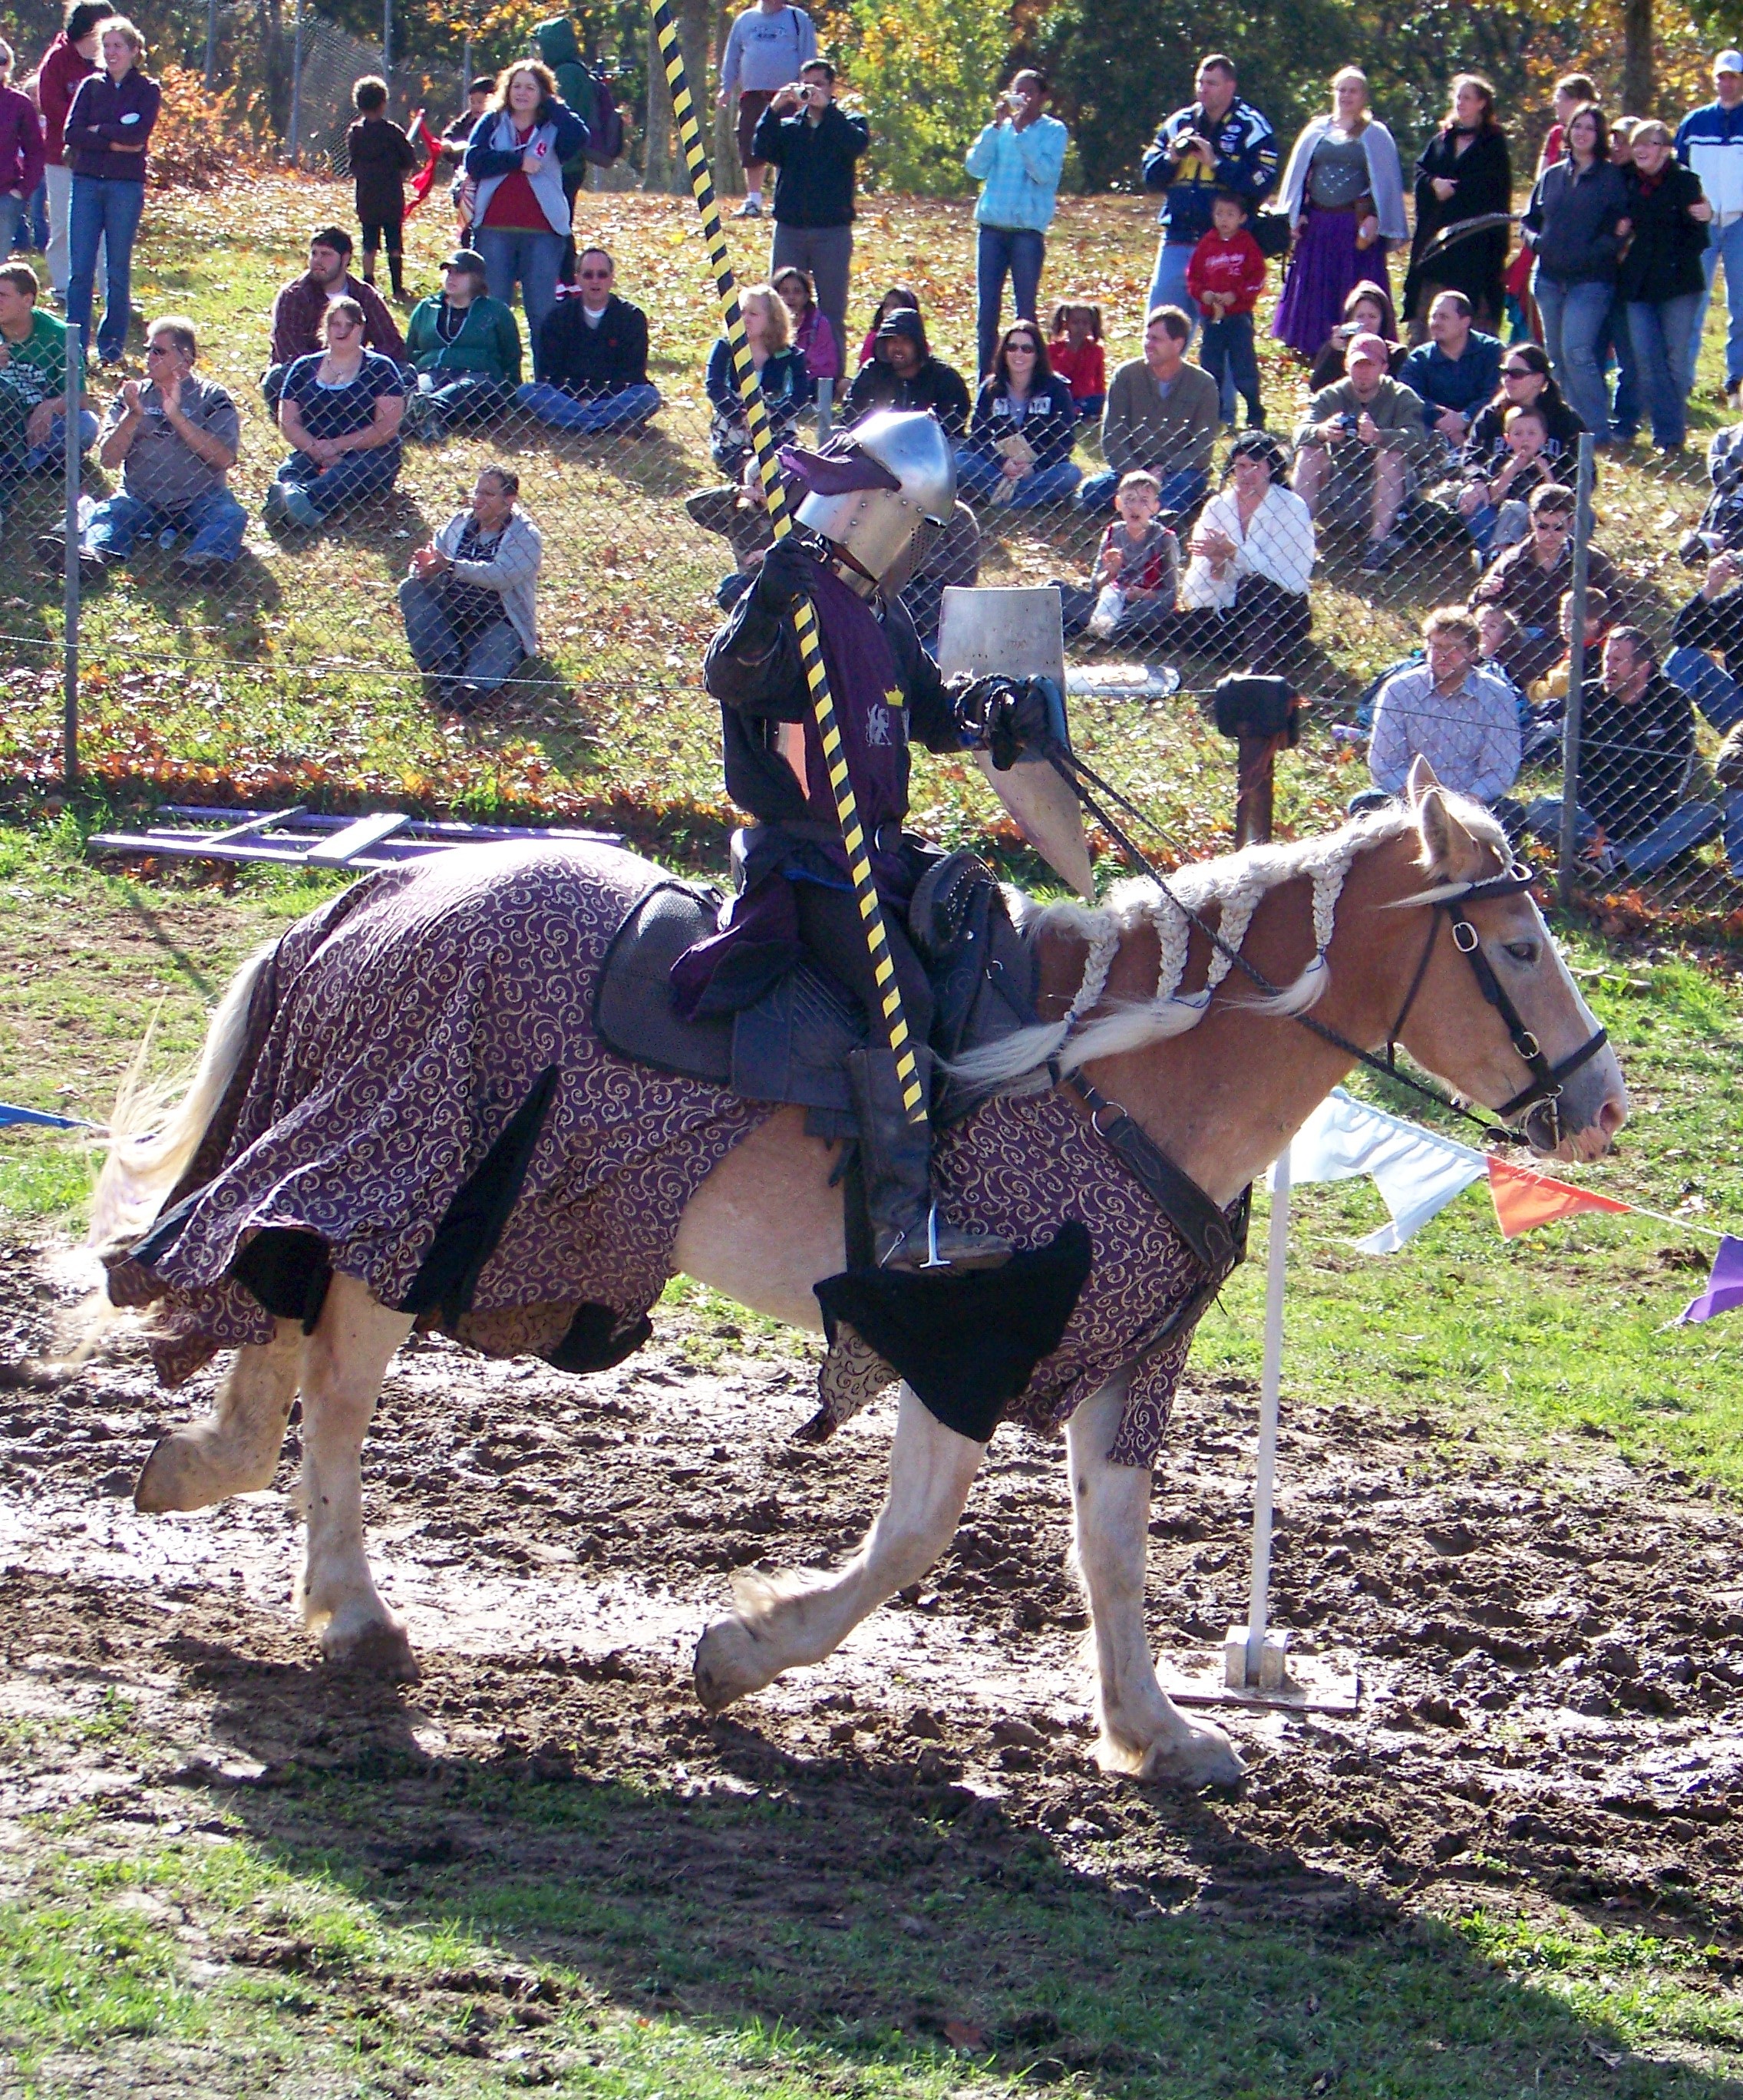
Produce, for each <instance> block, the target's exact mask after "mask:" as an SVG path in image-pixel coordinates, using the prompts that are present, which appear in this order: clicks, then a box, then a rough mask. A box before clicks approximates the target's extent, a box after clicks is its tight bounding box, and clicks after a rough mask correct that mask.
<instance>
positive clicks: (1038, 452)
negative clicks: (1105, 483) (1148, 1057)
mask: <svg viewBox="0 0 1743 2100" xmlns="http://www.w3.org/2000/svg"><path fill="white" fill-rule="evenodd" d="M1076 442H1077V411H1076V409H1075V408H1073V407H1072V405H1071V390H1070V387H1069V386H1066V382H1064V380H1062V379H1057V378H1055V377H1054V376H1053V373H1052V369H1051V368H1050V367H1049V366H1048V361H1047V345H1046V343H1045V342H1043V340H1042V338H1041V331H1040V329H1039V328H1038V327H1037V326H1036V324H1035V322H1033V321H1015V322H1013V324H1011V326H1010V327H1009V328H1008V329H1006V330H1005V332H1004V334H1003V335H1002V336H1001V337H999V347H998V350H997V351H996V352H995V355H994V357H993V368H992V370H991V373H989V374H988V375H987V377H986V381H985V382H984V383H983V384H982V387H981V392H980V399H978V400H977V402H976V403H975V404H974V420H973V422H972V423H971V424H970V425H969V441H968V443H966V444H965V445H961V446H959V447H958V448H957V452H956V483H957V486H958V487H960V489H961V490H962V492H963V493H964V495H965V496H969V497H971V498H972V499H973V500H975V501H982V502H986V503H995V504H1008V505H1011V506H1012V507H1013V509H1016V510H1035V508H1037V506H1039V505H1041V504H1044V503H1064V502H1066V501H1067V500H1068V499H1069V498H1070V496H1071V495H1072V494H1073V492H1074V490H1075V489H1076V487H1077V485H1078V483H1079V482H1080V481H1081V480H1082V479H1083V469H1082V468H1081V467H1079V466H1074V465H1073V464H1072V462H1071V448H1072V446H1073V445H1074V443H1076Z"/></svg>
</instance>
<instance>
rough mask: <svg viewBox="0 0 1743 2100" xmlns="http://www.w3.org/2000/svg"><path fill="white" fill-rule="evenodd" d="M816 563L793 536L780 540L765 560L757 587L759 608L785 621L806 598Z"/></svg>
mask: <svg viewBox="0 0 1743 2100" xmlns="http://www.w3.org/2000/svg"><path fill="white" fill-rule="evenodd" d="M816 566H817V565H816V563H815V562H814V561H813V560H812V558H811V557H810V554H807V553H806V552H805V549H804V547H803V546H801V545H800V543H799V541H798V540H796V539H795V538H794V537H793V536H792V533H790V532H789V533H788V534H787V535H786V536H785V537H784V538H783V539H779V540H776V541H775V543H774V545H773V546H772V547H770V549H769V551H768V553H767V554H765V555H764V556H763V558H762V567H761V568H760V569H759V570H758V571H757V581H756V584H755V585H754V586H753V588H754V589H755V593H756V602H757V610H758V611H760V612H766V613H767V614H769V615H770V617H771V618H773V619H775V620H784V619H785V618H786V616H787V615H788V613H790V612H791V611H792V609H793V607H795V606H796V604H797V603H798V602H799V601H800V599H801V598H803V597H805V594H806V591H807V588H808V586H809V585H810V581H811V578H812V576H814V573H815V571H816Z"/></svg>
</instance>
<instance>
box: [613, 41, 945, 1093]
mask: <svg viewBox="0 0 1743 2100" xmlns="http://www.w3.org/2000/svg"><path fill="white" fill-rule="evenodd" d="M653 14H654V33H655V36H656V37H657V38H659V40H660V58H661V59H662V60H663V61H664V65H665V69H666V81H667V84H668V86H669V87H670V88H671V90H672V113H673V117H675V118H676V119H677V135H678V139H679V142H680V143H681V144H682V147H683V148H684V165H685V166H686V169H687V170H689V174H690V187H691V193H692V194H693V195H694V196H695V200H696V210H698V211H699V213H700V214H701V216H702V231H703V234H704V237H705V238H706V240H707V241H708V262H709V265H710V267H711V268H712V269H713V274H714V289H715V292H716V294H717V297H718V298H719V300H720V311H721V322H722V324H723V325H724V326H725V329H726V341H727V342H728V343H729V344H730V346H731V348H732V364H733V371H734V373H735V377H736V378H737V380H738V386H739V394H740V395H742V396H743V398H744V420H745V422H746V424H747V425H748V428H749V430H750V439H751V445H752V450H753V451H754V452H755V453H756V456H757V471H758V472H759V473H760V474H761V476H762V487H763V493H764V495H765V496H766V499H767V501H768V508H769V523H770V525H771V526H772V527H774V536H775V538H776V539H777V540H783V539H785V537H786V536H787V535H788V533H789V532H792V518H790V517H789V516H788V511H787V498H786V495H785V492H783V489H782V487H781V470H780V463H779V461H778V460H777V459H776V458H775V456H774V435H773V433H772V432H771V431H770V428H769V418H768V414H767V412H766V409H765V408H764V407H763V404H762V389H761V386H759V385H758V383H757V368H756V366H755V365H754V364H752V362H751V351H750V345H749V343H748V342H747V341H746V340H745V335H744V315H742V314H741V313H740V312H739V293H738V286H737V285H736V283H735V281H734V279H733V275H732V265H731V263H730V262H729V261H728V259H727V256H726V234H725V232H723V230H722V229H721V223H720V206H719V204H718V203H717V201H716V198H715V196H714V184H713V179H712V178H711V177H710V175H709V174H708V161H706V159H704V156H703V152H702V132H701V128H700V126H699V124H698V122H697V121H696V107H695V103H694V102H693V101H692V100H691V94H690V83H689V81H688V80H687V78H686V75H685V71H684V53H683V50H682V46H681V45H680V44H679V42H678V36H677V23H676V22H675V21H674V20H673V15H672V10H671V7H670V6H669V4H668V0H655V4H654V10H653ZM793 625H794V626H795V627H796V629H797V630H798V635H799V660H800V662H801V664H803V665H804V666H805V683H806V685H807V686H809V687H810V694H811V712H812V715H813V716H814V718H815V720H816V723H817V734H818V735H819V738H820V739H822V741H823V762H824V764H825V765H826V766H827V768H828V772H829V786H830V790H831V792H832V794H833V796H834V797H835V813H836V818H837V820H838V821H839V823H840V824H841V841H842V844H843V845H845V847H846V849H847V865H848V871H849V874H850V875H851V876H852V878H853V884H854V902H856V903H857V904H858V907H859V916H860V920H861V922H862V923H863V925H864V927H865V929H866V945H867V947H868V948H869V949H870V950H871V952H872V973H873V975H874V976H875V977H876V979H877V986H878V996H879V998H880V1000H881V1002H882V1004H883V1009H884V1030H885V1035H886V1036H887V1037H888V1039H889V1047H890V1049H891V1051H892V1052H894V1056H895V1060H896V1072H897V1075H898V1079H900V1081H901V1085H902V1105H903V1107H904V1108H905V1109H906V1110H907V1114H908V1120H909V1121H910V1122H911V1123H924V1121H925V1120H926V1094H925V1089H924V1087H922V1086H921V1084H920V1070H919V1067H918V1065H916V1062H915V1058H914V1046H913V1043H912V1042H911V1040H910V1039H909V1035H908V1025H907V1021H906V1020H905V1019H904V1018H903V1016H902V989H901V986H900V985H899V984H898V982H897V979H896V966H895V964H894V962H893V961H892V960H891V959H890V953H889V935H888V934H887V933H885V930H884V910H883V907H882V906H881V905H880V903H879V902H878V895H877V886H876V883H875V882H874V881H873V880H872V856H871V854H870V852H869V851H868V850H867V843H866V834H865V827H864V826H863V824H862V823H860V821H859V807H858V802H857V801H856V800H855V799H854V783H853V782H852V781H851V780H850V779H849V778H848V771H847V758H846V755H845V752H844V750H843V748H842V743H841V724H840V723H839V722H838V721H837V720H836V712H835V702H834V700H833V699H832V698H831V696H830V692H829V680H828V677H827V673H825V671H824V669H823V645H822V643H821V642H820V641H819V637H818V633H817V615H816V613H815V612H814V611H813V609H812V607H811V602H810V599H809V598H801V599H800V601H799V602H798V604H797V605H796V607H794V609H793Z"/></svg>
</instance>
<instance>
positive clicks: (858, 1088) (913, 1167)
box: [847, 1049, 1012, 1273]
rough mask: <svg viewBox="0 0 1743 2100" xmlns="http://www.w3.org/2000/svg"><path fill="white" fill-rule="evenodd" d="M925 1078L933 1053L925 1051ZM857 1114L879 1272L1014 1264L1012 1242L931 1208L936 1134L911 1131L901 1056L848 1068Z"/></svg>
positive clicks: (853, 1062) (876, 1057)
mask: <svg viewBox="0 0 1743 2100" xmlns="http://www.w3.org/2000/svg"><path fill="white" fill-rule="evenodd" d="M919 1054H920V1060H921V1073H922V1078H923V1079H924V1078H925V1077H926V1076H928V1074H926V1071H925V1064H926V1060H927V1055H928V1053H927V1052H924V1051H921V1052H920V1053H919ZM847 1074H848V1081H849V1085H850V1087H852V1089H853V1096H854V1115H855V1116H856V1117H857V1118H858V1123H859V1157H860V1162H861V1166H862V1169H863V1173H864V1176H865V1185H866V1209H867V1212H868V1213H869V1215H870V1217H871V1220H872V1259H873V1260H874V1261H875V1262H876V1264H877V1266H878V1267H879V1268H894V1269H924V1268H936V1269H937V1270H938V1272H939V1273H942V1271H943V1270H944V1269H945V1268H953V1269H957V1270H962V1269H971V1268H999V1267H1001V1266H1002V1265H1003V1264H1004V1263H1005V1262H1007V1261H1008V1260H1010V1258H1011V1253H1012V1249H1011V1246H1010V1242H1008V1240H1002V1239H1000V1238H999V1237H997V1236H996V1235H995V1234H994V1233H974V1232H965V1231H964V1230H963V1229H962V1228H961V1227H960V1226H957V1225H947V1224H945V1223H944V1221H943V1220H942V1218H939V1217H938V1216H937V1215H935V1213H934V1211H933V1203H932V1126H931V1124H930V1123H910V1122H909V1120H908V1116H907V1110H906V1109H905V1108H904V1107H903V1106H902V1083H901V1080H900V1079H898V1076H897V1072H896V1059H895V1053H894V1052H893V1051H889V1050H874V1049H866V1050H855V1051H854V1052H853V1053H852V1054H851V1055H850V1056H849V1058H848V1061H847Z"/></svg>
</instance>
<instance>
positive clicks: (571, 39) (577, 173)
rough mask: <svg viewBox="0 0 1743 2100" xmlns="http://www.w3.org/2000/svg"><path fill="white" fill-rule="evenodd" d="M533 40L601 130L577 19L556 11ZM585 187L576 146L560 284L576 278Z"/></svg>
mask: <svg viewBox="0 0 1743 2100" xmlns="http://www.w3.org/2000/svg"><path fill="white" fill-rule="evenodd" d="M532 41H533V43H534V45H535V46H536V48H537V51H538V54H539V56H540V57H541V59H542V60H544V62H545V64H546V65H548V66H549V68H550V69H551V78H552V79H553V80H554V82H556V83H557V92H558V95H559V96H561V98H562V99H563V101H564V102H565V103H566V104H567V106H568V107H569V108H571V109H572V110H573V111H574V112H575V113H576V116H577V117H580V120H581V121H582V123H584V124H585V126H587V129H588V131H589V135H591V134H592V133H594V131H596V130H598V129H599V126H600V111H599V106H598V105H599V103H600V101H601V99H602V96H601V95H600V93H599V90H598V87H597V86H595V83H594V76H593V74H592V73H589V71H588V68H587V60H586V55H585V53H584V52H583V51H582V49H581V45H580V38H578V37H577V36H576V33H575V24H574V23H572V22H571V20H569V18H568V16H567V15H554V16H553V17H552V18H551V20H549V21H548V22H541V23H540V24H539V26H538V27H537V29H535V30H534V31H533V33H532ZM586 187H587V156H586V154H585V152H583V151H582V150H581V148H580V147H576V149H575V151H574V152H572V153H570V154H567V155H566V156H565V157H564V159H563V203H564V205H565V206H566V207H567V210H566V213H565V216H566V218H567V221H568V225H569V231H568V232H567V233H566V234H565V235H564V236H563V260H562V261H561V262H559V263H558V266H557V278H558V283H559V284H564V285H568V284H572V283H573V282H574V280H575V266H576V262H578V261H579V260H580V258H579V257H578V256H577V255H576V252H575V231H574V229H575V200H576V198H577V197H578V196H580V193H581V192H582V191H583V190H584V189H585V188H586ZM462 245H464V244H462Z"/></svg>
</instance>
